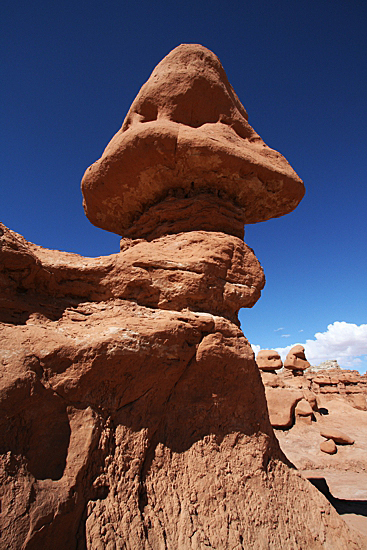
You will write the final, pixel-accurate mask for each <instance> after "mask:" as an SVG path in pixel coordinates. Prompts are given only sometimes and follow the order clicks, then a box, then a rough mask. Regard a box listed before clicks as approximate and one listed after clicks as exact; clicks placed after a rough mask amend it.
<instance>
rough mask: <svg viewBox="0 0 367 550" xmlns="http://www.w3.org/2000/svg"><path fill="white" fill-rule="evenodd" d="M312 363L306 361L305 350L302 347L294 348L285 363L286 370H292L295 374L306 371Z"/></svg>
mask: <svg viewBox="0 0 367 550" xmlns="http://www.w3.org/2000/svg"><path fill="white" fill-rule="evenodd" d="M309 366H310V363H309V362H308V361H307V359H306V355H305V348H304V347H303V346H301V345H297V346H293V348H292V349H291V350H290V351H289V352H288V355H287V357H286V359H285V361H284V368H285V369H289V370H292V371H293V372H294V374H296V373H299V374H300V371H304V370H306V369H307V368H308V367H309Z"/></svg>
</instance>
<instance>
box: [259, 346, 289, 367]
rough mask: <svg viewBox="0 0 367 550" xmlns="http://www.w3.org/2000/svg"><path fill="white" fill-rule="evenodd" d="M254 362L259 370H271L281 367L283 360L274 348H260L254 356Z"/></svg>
mask: <svg viewBox="0 0 367 550" xmlns="http://www.w3.org/2000/svg"><path fill="white" fill-rule="evenodd" d="M256 363H257V366H258V367H259V369H260V370H263V371H273V370H278V369H281V368H282V366H283V362H282V360H281V358H280V355H279V353H278V352H277V351H275V350H274V349H262V350H260V351H259V353H258V354H257V357H256Z"/></svg>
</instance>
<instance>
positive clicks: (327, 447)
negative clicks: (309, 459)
mask: <svg viewBox="0 0 367 550" xmlns="http://www.w3.org/2000/svg"><path fill="white" fill-rule="evenodd" d="M320 451H322V452H323V453H327V454H329V455H334V454H335V453H336V452H337V451H338V449H337V447H336V445H335V442H334V441H333V440H332V439H327V440H326V441H322V443H320Z"/></svg>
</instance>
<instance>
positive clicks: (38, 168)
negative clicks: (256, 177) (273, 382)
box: [0, 0, 367, 371]
mask: <svg viewBox="0 0 367 550" xmlns="http://www.w3.org/2000/svg"><path fill="white" fill-rule="evenodd" d="M366 6H367V4H366V3H365V2H364V1H362V0H345V1H338V0H334V1H331V0H329V1H325V0H318V1H314V0H308V1H305V0H297V1H294V0H293V1H285V0H280V1H277V2H276V1H266V0H264V1H263V2H256V1H252V2H248V1H245V0H242V1H241V2H237V1H236V2H230V3H229V4H228V5H225V3H224V2H219V1H217V0H215V1H211V2H200V1H195V2H194V1H187V0H185V2H182V1H178V2H168V1H163V2H152V1H150V2H147V1H146V0H143V1H141V2H136V3H133V2H122V1H108V0H107V1H105V2H96V1H94V0H91V1H88V2H83V1H80V2H71V1H69V0H64V2H58V3H55V2H46V1H37V0H36V1H35V2H29V1H22V2H19V1H17V0H14V1H13V2H11V3H10V2H9V1H8V2H6V4H5V5H3V7H2V13H1V18H0V20H1V23H0V24H1V29H0V35H1V52H2V54H1V55H2V89H1V98H0V99H1V102H0V105H1V119H2V133H1V163H0V166H1V189H0V205H1V219H2V221H3V222H4V223H5V224H6V225H7V226H8V227H10V228H11V229H13V230H15V231H17V232H19V233H21V234H22V235H24V236H25V238H26V239H28V240H30V241H33V242H36V243H37V244H41V245H42V246H45V247H49V248H57V249H61V250H68V251H72V252H77V253H80V254H83V255H90V256H98V255H104V254H109V253H112V252H117V251H118V244H119V238H118V237H117V236H116V235H113V234H108V233H107V232H105V231H102V230H99V229H97V228H94V227H93V226H92V225H91V224H90V223H89V221H88V220H87V219H86V218H85V216H84V213H83V209H82V206H81V193H80V187H79V185H80V180H81V178H82V175H83V173H84V170H85V169H86V168H87V167H88V166H89V165H90V164H91V163H92V162H94V161H95V160H96V159H97V158H98V157H99V156H100V155H101V153H102V151H103V149H104V147H105V146H106V145H107V143H108V141H109V140H110V138H111V137H112V135H113V134H114V133H115V132H116V131H117V130H118V129H119V127H120V126H121V123H122V121H123V118H124V116H125V114H126V112H127V110H128V108H129V106H130V104H131V102H132V100H133V99H134V97H135V96H136V94H137V92H138V90H139V88H140V87H141V85H142V84H143V83H144V82H145V81H146V79H147V78H148V77H149V74H150V73H151V71H152V70H153V68H154V66H155V65H156V64H157V63H158V62H159V61H160V60H161V59H162V58H163V57H164V56H165V55H166V54H167V53H168V52H169V51H170V50H171V49H172V48H174V47H175V46H177V45H178V44H180V43H182V42H195V43H200V44H203V45H204V46H207V47H208V48H210V49H211V50H213V51H214V52H215V53H216V54H217V55H218V57H219V58H220V60H221V61H222V63H223V66H224V68H225V70H226V72H227V75H228V77H229V80H230V82H231V83H232V85H233V87H234V89H235V90H236V92H237V95H238V96H239V98H240V99H241V101H242V103H243V104H244V106H245V108H246V109H247V111H248V113H249V122H250V124H252V126H253V127H254V128H255V130H256V131H257V132H258V133H259V134H260V135H261V136H262V138H263V139H264V141H265V142H266V143H267V144H268V145H270V146H271V147H273V148H275V149H277V150H279V151H280V152H281V153H283V154H284V155H285V157H286V158H287V159H288V160H289V162H290V163H291V165H292V166H293V167H294V169H295V170H296V171H297V173H298V174H299V175H300V176H301V177H302V179H303V180H304V181H305V185H306V190H307V192H306V196H305V198H304V200H303V201H302V203H301V205H300V206H299V207H298V208H297V209H296V210H295V211H294V212H293V213H292V214H289V215H288V216H284V217H283V218H280V219H275V220H272V221H269V222H266V223H262V224H256V225H253V226H248V227H247V228H246V237H245V240H246V242H247V243H248V244H249V245H250V246H251V247H252V248H254V250H255V253H256V254H257V256H258V258H259V259H260V261H261V263H262V265H263V266H264V269H265V274H266V277H267V285H266V288H265V290H264V292H263V296H262V298H261V300H260V301H259V302H258V304H256V306H255V307H254V308H253V309H252V310H248V311H243V312H241V315H240V317H241V321H242V328H243V330H244V332H245V334H246V336H247V337H248V338H249V340H250V341H251V343H253V344H257V345H259V346H261V347H262V348H264V347H285V346H287V345H289V344H293V343H296V342H301V343H303V342H306V339H311V340H315V337H314V335H315V333H316V332H326V336H325V337H324V339H325V342H326V343H325V345H326V344H327V345H330V347H329V348H327V351H329V353H331V354H334V355H332V356H330V357H329V358H330V359H333V358H336V356H337V355H338V357H339V360H340V364H342V363H343V361H344V365H343V366H348V364H350V361H355V359H356V357H357V355H356V354H357V353H358V354H359V360H360V361H362V362H361V363H359V365H358V363H355V365H356V366H359V368H360V370H362V371H364V370H365V369H366V367H367V359H366V354H367V332H366V331H367V327H360V325H365V324H366V323H367V315H366V313H367V306H366V303H367V300H366V298H367V296H366V294H367V292H366V282H365V280H366V272H367V253H366V228H367V215H366V203H367V181H366V179H367V178H366V176H367V166H366V165H367V160H366V159H367V154H366V142H367V93H366V84H367V63H366V54H367V32H366V28H367V7H366ZM337 321H345V322H346V323H348V325H334V323H335V322H337ZM330 324H333V326H332V327H331V329H328V325H330ZM353 325H357V327H356V328H355V327H353ZM277 329H282V330H277ZM336 329H337V330H336ZM365 329H366V330H365ZM299 331H303V332H299ZM287 335H289V336H287ZM344 336H345V341H343V338H344ZM335 338H337V339H338V342H335ZM363 342H364V343H363ZM338 345H339V347H338ZM340 346H342V349H340ZM348 346H350V349H349V348H348ZM347 348H348V349H349V351H345V350H346V349H347ZM306 349H307V348H306ZM343 350H344V351H343ZM343 353H344V355H345V356H346V357H347V358H345V359H344V360H343V359H342V357H343ZM314 356H315V357H317V353H316V352H314ZM321 359H322V357H321ZM321 359H320V360H321ZM314 362H316V359H315V361H314Z"/></svg>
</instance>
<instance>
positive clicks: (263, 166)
mask: <svg viewBox="0 0 367 550" xmlns="http://www.w3.org/2000/svg"><path fill="white" fill-rule="evenodd" d="M247 118H248V117H247V112H246V110H245V108H244V107H243V105H242V104H241V102H240V101H239V99H238V97H237V95H236V94H235V92H234V90H233V88H232V86H231V85H230V83H229V81H228V79H227V76H226V73H225V72H224V69H223V67H222V65H221V63H220V61H219V59H218V58H217V56H216V55H215V54H214V53H213V52H211V51H210V50H208V49H207V48H205V47H204V46H201V45H199V44H181V45H180V46H178V47H177V48H175V49H174V50H173V51H171V52H170V53H169V54H168V55H167V56H166V57H165V58H164V59H163V60H162V61H161V62H160V63H159V64H158V65H157V67H156V68H155V69H154V71H153V73H152V74H151V76H150V78H149V80H148V81H147V82H146V83H145V84H144V85H143V87H142V88H141V90H140V92H139V93H138V95H137V97H136V99H135V100H134V102H133V104H132V105H131V108H130V110H129V112H128V114H127V116H126V118H125V120H124V123H123V125H122V127H121V129H120V130H119V131H118V132H117V134H116V135H115V136H114V137H113V138H112V140H111V142H110V143H109V144H108V145H107V147H106V149H105V151H104V152H103V155H102V157H101V158H100V159H99V160H97V161H96V162H95V163H94V164H92V166H90V167H89V168H88V169H87V171H86V173H85V175H84V177H83V181H82V192H83V196H84V203H83V204H84V209H85V213H86V215H87V217H88V219H89V220H90V221H91V222H92V223H93V224H94V225H96V226H98V227H101V228H102V229H106V230H107V231H112V232H114V233H117V234H119V235H125V232H126V230H127V229H128V228H129V227H130V226H131V225H132V224H133V223H134V222H135V221H136V220H137V219H138V218H139V217H140V216H141V215H142V214H143V213H144V212H146V211H147V209H149V208H150V207H151V206H153V205H156V204H157V203H159V202H160V201H162V200H164V199H165V198H166V197H167V196H169V195H170V194H171V195H172V194H173V195H175V194H177V196H179V197H180V198H184V197H192V195H193V194H198V193H211V194H213V193H214V194H216V195H219V198H220V197H225V198H226V199H227V198H229V199H230V200H231V201H233V202H234V203H235V205H236V207H237V208H238V207H240V208H241V210H242V212H243V223H244V222H245V223H257V222H260V221H265V220H268V219H270V218H274V217H279V216H282V215H283V214H287V213H288V212H291V211H292V210H294V208H295V207H296V206H297V205H298V203H299V202H300V200H301V199H302V197H303V195H304V186H303V183H302V180H301V179H300V178H299V177H298V176H297V174H296V173H295V172H294V170H293V169H292V168H291V166H290V165H289V164H288V162H287V161H286V159H285V158H284V157H283V156H282V155H281V154H280V153H278V152H276V151H274V150H273V149H270V147H268V146H267V145H266V144H265V143H264V142H263V140H262V139H261V138H260V136H259V135H258V134H257V133H256V132H255V130H254V129H253V128H252V127H251V126H250V125H249V123H248V121H247ZM195 229H200V227H196V228H195Z"/></svg>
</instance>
